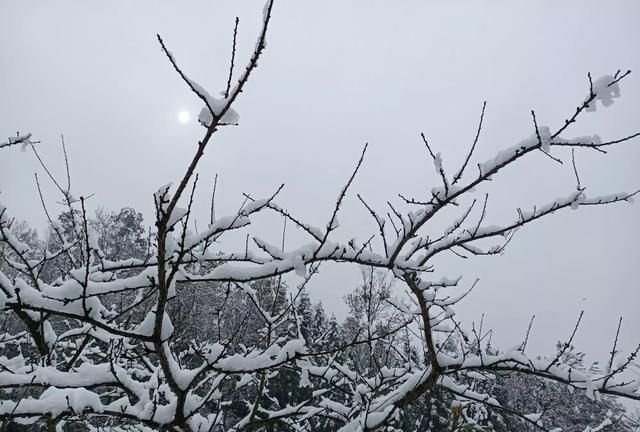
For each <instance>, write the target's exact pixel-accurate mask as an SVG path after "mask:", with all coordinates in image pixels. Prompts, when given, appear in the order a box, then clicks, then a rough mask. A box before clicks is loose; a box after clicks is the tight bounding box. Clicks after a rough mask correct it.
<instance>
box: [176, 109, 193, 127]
mask: <svg viewBox="0 0 640 432" xmlns="http://www.w3.org/2000/svg"><path fill="white" fill-rule="evenodd" d="M189 120H191V116H190V115H189V112H188V111H180V112H179V113H178V121H179V122H180V123H183V124H184V123H187V122H188V121H189Z"/></svg>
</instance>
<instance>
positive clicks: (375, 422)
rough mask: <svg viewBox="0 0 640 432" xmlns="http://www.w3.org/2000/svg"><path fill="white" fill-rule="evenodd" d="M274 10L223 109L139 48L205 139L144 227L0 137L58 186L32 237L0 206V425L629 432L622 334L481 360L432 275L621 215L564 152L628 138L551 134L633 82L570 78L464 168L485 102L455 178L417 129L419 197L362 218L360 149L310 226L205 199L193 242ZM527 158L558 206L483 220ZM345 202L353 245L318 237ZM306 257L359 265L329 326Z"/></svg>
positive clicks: (317, 264) (332, 232)
mask: <svg viewBox="0 0 640 432" xmlns="http://www.w3.org/2000/svg"><path fill="white" fill-rule="evenodd" d="M273 3H274V2H273V1H268V2H267V3H266V5H265V9H264V11H263V15H262V21H261V22H262V27H261V32H260V34H259V36H258V39H257V41H256V45H255V48H254V51H253V52H252V54H251V57H250V59H249V62H248V63H247V65H246V66H245V67H244V68H242V69H240V72H237V70H236V68H237V65H236V64H235V62H234V59H235V50H236V48H235V33H236V32H237V21H236V30H235V31H234V35H233V39H234V40H233V49H232V54H233V55H232V60H231V62H230V67H229V79H228V82H227V83H226V90H225V91H224V92H223V93H222V96H221V97H216V96H212V95H213V94H215V93H214V92H213V91H208V90H206V89H205V88H204V87H202V86H201V85H200V84H198V83H197V82H195V81H194V80H193V79H191V78H190V77H189V75H188V74H187V72H186V71H185V70H183V69H182V68H181V66H180V63H179V61H178V57H177V56H175V55H174V54H173V53H171V52H170V51H169V49H168V47H167V43H165V41H164V40H163V39H162V38H161V37H160V36H158V42H159V44H160V46H161V49H162V51H163V53H164V55H165V56H166V58H167V61H168V63H169V64H170V66H171V67H172V68H173V69H174V70H175V72H176V73H177V75H178V77H179V79H181V80H182V81H183V82H184V83H185V85H186V86H188V88H189V89H190V90H191V91H192V92H193V94H194V96H195V97H197V98H199V99H200V100H201V102H202V104H203V108H202V111H201V113H200V115H199V117H198V120H199V122H200V124H201V125H202V127H203V128H204V132H203V136H202V138H201V139H200V140H199V141H198V142H197V143H196V144H195V146H194V148H193V156H192V157H191V159H190V160H188V159H187V158H184V159H183V158H178V157H176V163H184V164H186V166H187V167H186V169H185V171H184V175H183V177H182V178H181V179H179V181H178V182H176V183H175V184H173V185H172V184H166V185H163V186H160V187H159V188H158V189H157V191H155V192H154V193H153V200H154V204H155V219H154V221H153V222H152V226H146V225H145V221H144V220H143V217H142V214H141V213H139V212H138V211H137V210H136V209H133V208H128V207H125V208H122V209H120V210H117V211H114V210H108V209H104V208H99V209H98V210H97V211H96V212H95V213H94V214H92V215H91V214H89V212H88V211H87V206H86V199H87V197H83V196H81V197H75V196H74V195H73V193H72V187H71V186H72V184H71V167H70V166H69V165H68V164H67V172H66V174H67V176H66V179H64V178H63V179H58V178H56V177H55V176H53V175H52V174H51V172H50V171H49V170H48V169H47V164H46V161H44V160H43V159H42V158H41V157H40V155H39V153H38V150H37V149H38V147H39V146H41V145H45V143H39V142H36V141H35V138H32V135H31V134H28V133H27V134H22V135H20V134H18V135H17V136H15V137H10V138H9V139H8V140H7V142H5V143H0V151H1V152H5V151H13V150H14V149H15V148H17V147H23V148H25V149H28V150H30V151H32V152H33V153H34V156H35V157H36V158H37V159H38V160H39V161H40V163H41V164H42V168H43V170H44V171H45V173H46V175H47V176H48V178H47V181H51V182H52V183H53V184H54V185H55V187H56V188H57V190H58V192H59V196H57V197H55V198H54V197H49V196H44V195H43V194H42V189H41V183H40V182H42V181H44V179H42V178H40V179H38V178H37V177H36V179H37V189H38V191H39V192H40V198H41V200H42V205H43V210H44V212H45V213H46V216H47V219H48V222H49V223H48V228H47V230H46V232H44V233H43V235H40V234H39V233H38V232H37V230H35V229H33V228H32V227H31V226H30V225H29V223H28V222H20V221H17V220H15V219H14V218H13V217H12V216H11V212H10V209H9V208H7V207H5V206H4V205H1V204H0V309H1V310H2V312H3V314H2V316H1V318H0V324H1V327H0V425H1V426H0V427H1V428H2V430H16V431H17V430H48V431H54V430H57V431H85V430H86V431H107V430H109V431H141V432H142V431H154V430H157V431H176V432H177V431H194V432H204V431H338V430H339V431H343V432H349V431H374V430H379V431H415V432H427V431H432V432H436V431H450V432H453V431H494V432H502V431H529V430H531V431H533V430H545V431H554V432H559V431H571V432H574V431H575V432H578V431H582V432H589V431H590V432H595V431H601V430H602V431H634V430H638V428H639V427H640V423H639V422H638V419H637V416H636V417H635V418H634V416H633V414H632V413H628V412H626V410H625V407H624V405H623V404H622V402H621V399H627V400H635V401H638V400H640V361H639V359H638V354H639V352H640V345H638V346H637V348H636V349H635V350H634V351H631V352H622V351H621V350H620V348H619V346H618V338H619V335H620V332H621V331H622V325H621V324H622V321H620V322H619V324H618V332H617V333H616V335H615V339H614V340H612V341H606V342H605V341H603V343H611V346H612V348H611V350H610V356H609V357H608V358H607V359H606V360H605V361H604V362H602V363H600V364H598V363H594V364H587V363H586V362H585V354H584V353H582V352H581V351H580V350H579V348H578V347H575V346H574V337H575V334H576V332H577V331H578V328H579V325H580V321H581V319H582V315H581V316H580V317H579V318H578V320H577V322H576V325H575V328H574V329H572V330H573V331H572V332H571V333H570V334H568V335H566V334H564V333H560V331H561V330H559V332H558V334H554V335H551V336H550V337H551V338H553V339H552V340H553V341H556V340H557V341H558V342H557V346H556V350H555V352H551V353H543V354H538V353H530V352H529V350H528V348H527V341H528V337H529V332H527V334H526V336H525V338H524V339H523V341H522V343H521V344H519V345H518V346H516V347H498V346H494V344H493V343H492V341H491V336H492V331H491V330H490V329H486V328H483V325H482V323H480V325H479V326H477V327H476V326H475V325H473V326H472V327H471V328H465V327H464V326H463V325H462V323H461V322H460V321H459V320H458V319H457V317H456V313H455V309H456V306H457V305H458V304H459V303H460V302H462V301H464V300H465V297H466V296H467V295H468V293H469V292H470V291H471V290H472V289H481V287H476V283H473V284H467V285H466V286H463V284H462V280H461V278H457V277H456V278H453V279H452V278H448V277H444V276H443V275H442V274H439V273H438V268H437V266H436V264H435V263H434V261H435V258H436V257H437V256H440V255H442V254H444V253H452V254H454V255H456V256H458V257H460V258H461V259H473V258H475V257H477V256H491V255H497V254H501V253H503V252H504V251H505V249H506V248H507V246H508V245H509V243H510V242H511V241H517V237H514V235H515V234H516V232H517V231H518V230H519V229H522V228H526V226H527V225H529V224H530V223H533V222H536V221H538V220H539V219H542V218H546V217H551V216H552V215H554V214H557V213H559V212H565V211H571V210H577V209H580V208H583V210H584V208H587V209H588V208H589V207H593V206H607V205H615V204H617V203H624V202H630V201H632V199H633V197H634V196H635V195H636V194H637V192H631V193H613V194H610V195H606V196H592V195H590V194H589V193H588V190H587V188H586V186H585V184H586V183H585V179H583V178H582V177H581V176H580V169H579V164H577V162H576V159H575V153H576V151H581V150H582V151H594V152H601V153H605V152H606V149H607V148H608V147H610V146H614V145H620V144H622V143H624V142H626V141H629V140H632V139H634V138H637V137H638V135H640V134H638V133H632V134H630V135H626V136H622V137H612V138H609V139H606V140H605V139H601V138H600V137H599V136H597V135H593V136H586V137H572V136H571V135H570V132H571V126H572V125H573V124H574V123H576V122H577V121H579V120H581V119H582V116H583V115H584V113H585V112H588V111H593V110H595V109H596V107H598V108H603V107H608V106H610V105H612V104H613V103H614V102H615V100H616V99H617V98H618V97H620V96H621V85H622V83H623V80H625V79H627V77H629V75H630V71H626V72H624V71H620V70H618V71H617V72H614V73H612V74H611V75H606V76H603V77H600V78H597V79H593V78H592V77H591V75H588V80H587V82H586V83H585V87H586V91H585V97H584V99H583V100H579V101H578V105H577V107H575V108H571V109H569V116H568V117H567V118H566V119H559V120H558V121H557V122H556V123H557V125H556V126H555V127H554V126H543V125H541V124H538V120H537V118H536V115H535V112H533V111H532V112H531V117H532V130H531V131H528V132H527V133H526V134H525V135H526V136H527V137H526V138H525V139H523V140H522V141H521V142H518V143H516V144H515V145H512V146H508V147H506V148H505V150H503V151H501V152H499V153H498V154H496V155H495V156H494V157H492V158H490V159H488V160H486V161H478V160H477V158H476V153H475V150H476V147H477V144H478V137H479V136H480V134H481V133H482V130H483V121H484V113H485V108H486V104H485V105H483V107H482V113H481V115H480V119H479V123H478V127H477V134H476V137H475V140H474V141H473V142H472V143H470V146H469V150H468V152H467V153H466V157H465V159H464V160H462V161H460V163H459V165H457V168H455V169H453V168H452V167H451V166H448V165H446V164H445V162H444V160H443V155H442V154H441V153H437V152H435V151H434V150H433V148H432V146H431V145H430V143H429V142H428V140H427V139H426V137H425V136H424V135H423V136H422V139H423V144H424V147H425V149H424V151H425V153H426V154H427V156H428V157H429V158H430V165H431V166H430V167H429V169H433V170H434V171H435V172H436V174H437V176H438V178H439V179H440V184H439V185H437V186H433V185H425V189H424V190H425V193H424V196H418V197H405V196H403V195H399V197H390V198H389V202H388V209H377V208H374V207H373V206H372V205H370V204H369V203H368V202H367V200H366V199H365V197H363V196H361V195H359V194H354V193H353V192H352V185H353V181H354V179H355V178H356V176H357V175H358V171H359V169H360V168H361V166H362V165H363V164H364V163H366V152H367V146H366V145H365V146H364V148H363V150H362V153H361V155H360V157H359V159H358V160H357V161H354V170H353V171H352V172H351V173H345V183H344V187H343V188H342V189H341V190H340V191H337V192H338V193H337V197H336V200H335V205H334V206H333V207H332V208H330V209H327V216H328V217H327V221H326V224H325V225H324V226H321V227H315V226H312V225H310V224H308V223H306V222H305V221H303V220H301V219H300V218H298V217H297V216H296V215H295V209H291V210H290V209H285V208H283V207H281V206H280V205H279V204H278V203H277V201H278V193H279V192H280V191H281V189H282V188H283V187H284V186H281V187H280V188H278V189H277V190H275V191H274V192H273V194H271V195H270V196H267V197H264V198H258V197H254V196H251V195H249V194H246V195H245V196H244V203H243V205H242V207H241V208H240V209H238V211H237V212H235V213H231V214H229V215H226V216H222V217H220V216H217V217H216V214H215V212H214V211H213V198H212V211H211V215H210V221H209V222H210V223H209V224H208V226H206V227H204V229H200V230H197V229H196V228H195V225H194V223H193V222H194V221H193V204H194V191H195V190H196V188H197V187H198V186H199V185H198V173H197V172H198V168H199V162H200V160H201V158H202V156H203V154H204V152H205V149H207V148H208V146H209V145H210V144H211V143H212V142H213V141H214V140H217V139H218V136H219V135H217V132H218V131H219V130H220V129H221V128H223V127H232V126H237V127H244V125H242V124H241V123H240V115H239V113H238V112H236V111H235V109H234V103H235V101H236V99H237V98H238V97H240V95H241V93H242V92H243V91H245V90H247V91H249V87H248V86H247V83H248V82H250V77H251V76H252V74H253V73H254V72H255V70H256V67H257V65H258V60H259V59H260V57H261V55H263V51H264V50H265V47H266V39H267V33H268V28H269V25H270V21H271V16H272V12H273ZM234 82H235V84H233V85H232V83H234ZM66 151H67V150H66V148H65V147H63V154H64V155H65V160H67V157H66V156H67V155H66ZM532 154H544V155H545V156H546V157H548V158H550V159H552V160H553V161H555V162H560V163H562V162H564V165H565V167H566V168H567V169H569V170H571V172H572V174H573V176H574V178H575V183H574V184H571V185H568V186H564V185H558V189H559V195H561V197H560V198H552V199H551V200H550V201H549V202H547V203H546V204H542V205H540V204H531V206H530V207H528V208H518V209H516V211H515V212H514V213H515V217H514V218H513V219H512V220H511V221H510V222H507V223H502V224H500V225H495V224H492V223H491V224H490V223H489V222H488V216H487V209H488V207H489V205H490V204H489V195H488V194H487V193H485V192H483V190H482V189H483V187H484V186H485V184H486V183H487V182H489V181H495V182H499V181H500V174H501V173H502V171H503V169H505V168H507V167H511V166H514V167H518V166H520V165H521V164H522V163H523V161H524V160H525V159H526V160H529V159H530V158H529V156H530V155H532ZM444 156H446V155H444ZM529 163H533V161H530V162H529ZM516 169H518V168H516ZM427 186H428V187H427ZM54 199H55V200H59V201H61V203H62V206H63V207H64V211H63V212H61V213H60V214H56V213H55V212H53V211H52V210H51V208H50V205H49V204H48V203H50V202H51V201H53V200H54ZM347 199H356V200H358V201H359V202H360V203H361V204H362V220H363V223H365V222H366V223H370V224H371V226H372V227H373V231H372V232H373V233H374V234H373V235H372V236H371V237H370V238H365V239H357V238H351V239H342V238H339V237H338V236H337V235H336V229H337V227H338V226H339V214H340V210H341V207H342V205H343V203H344V201H345V200H347ZM257 215H265V216H271V217H273V218H276V219H278V220H282V221H284V227H285V228H283V232H282V243H281V244H277V245H276V244H271V243H269V242H267V241H266V240H264V239H263V237H261V235H260V233H259V232H255V231H253V225H252V222H253V221H254V220H255V218H256V216H257ZM441 215H445V217H446V218H447V220H449V221H450V224H449V226H448V228H446V229H445V230H444V231H443V232H440V231H438V230H435V229H433V227H432V225H431V223H432V221H433V219H434V218H435V217H436V216H441ZM576 217H579V215H577V216H576ZM286 226H289V227H295V228H297V229H299V230H300V231H301V232H304V233H305V235H306V237H307V243H306V244H302V245H289V244H287V243H286V241H285V238H286ZM233 233H235V234H238V233H240V234H241V236H242V237H243V238H244V239H245V241H244V245H243V246H242V247H240V248H238V245H237V242H234V241H231V240H229V237H231V234H233ZM550 240H552V239H550ZM325 263H339V264H340V265H347V266H356V267H357V268H358V269H359V270H360V272H361V282H360V283H359V284H358V285H356V286H344V287H343V292H344V301H345V303H346V305H347V307H348V314H347V316H346V318H345V319H342V320H338V319H337V318H336V317H335V316H334V315H332V313H331V311H329V310H328V308H325V306H324V305H323V304H322V303H319V302H317V303H314V302H313V301H312V298H311V297H310V295H309V287H308V285H309V281H310V280H312V279H313V278H314V277H315V276H316V275H317V274H318V273H319V272H321V271H323V264H325ZM292 281H293V282H292ZM612 289H615V287H612ZM613 319H615V318H613Z"/></svg>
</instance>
